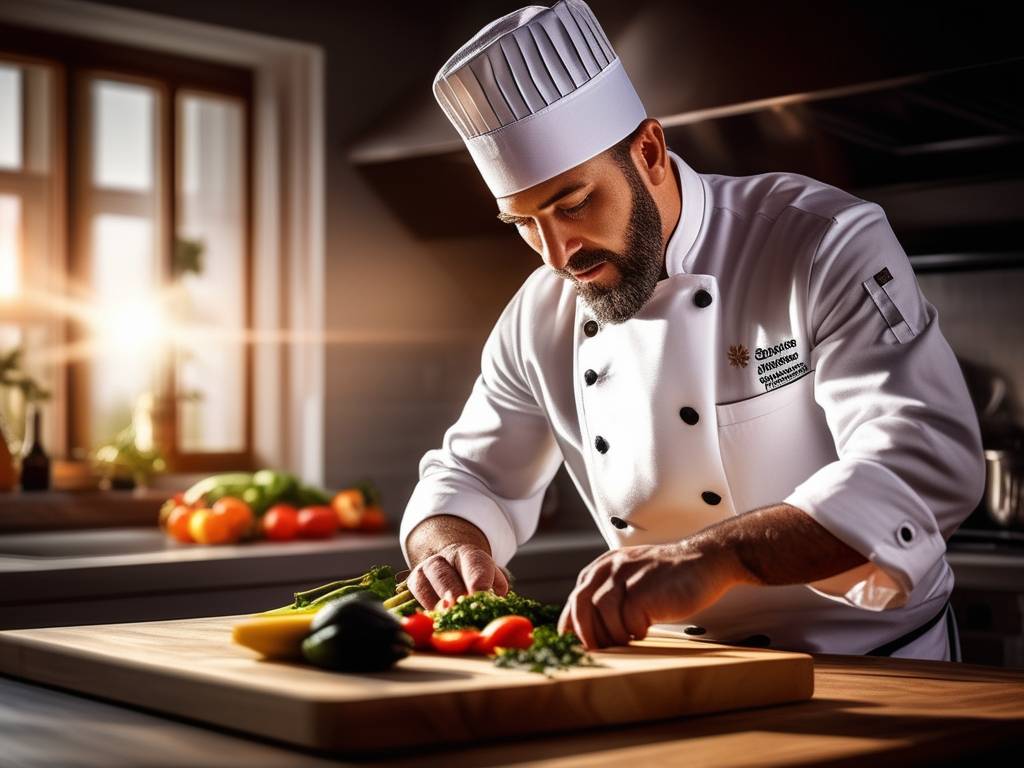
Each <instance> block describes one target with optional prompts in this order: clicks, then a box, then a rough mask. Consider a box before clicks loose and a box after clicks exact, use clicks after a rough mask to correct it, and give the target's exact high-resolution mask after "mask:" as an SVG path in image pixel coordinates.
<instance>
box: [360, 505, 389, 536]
mask: <svg viewBox="0 0 1024 768" xmlns="http://www.w3.org/2000/svg"><path fill="white" fill-rule="evenodd" d="M387 527H388V520H387V518H386V517H384V510H383V509H381V508H380V507H367V508H366V509H365V510H364V511H363V518H362V520H360V521H359V530H360V531H383V530H384V529H385V528H387Z"/></svg>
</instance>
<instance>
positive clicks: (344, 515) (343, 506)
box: [331, 488, 366, 529]
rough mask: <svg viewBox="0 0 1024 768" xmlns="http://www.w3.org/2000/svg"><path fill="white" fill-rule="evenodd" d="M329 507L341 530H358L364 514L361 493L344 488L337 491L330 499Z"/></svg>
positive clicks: (364, 505)
mask: <svg viewBox="0 0 1024 768" xmlns="http://www.w3.org/2000/svg"><path fill="white" fill-rule="evenodd" d="M331 507H332V508H333V509H334V513H335V514H336V515H337V516H338V524H339V525H340V526H341V527H342V528H351V529H354V528H358V527H359V524H360V523H361V522H362V519H363V514H364V513H365V512H366V502H365V501H364V499H363V492H362V491H360V490H359V489H358V488H346V489H345V490H343V491H338V493H336V494H335V495H334V498H333V499H331Z"/></svg>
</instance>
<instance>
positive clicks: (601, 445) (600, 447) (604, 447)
mask: <svg viewBox="0 0 1024 768" xmlns="http://www.w3.org/2000/svg"><path fill="white" fill-rule="evenodd" d="M594 447H595V448H597V452H598V453H608V441H607V440H605V439H604V438H603V437H601V436H600V435H598V436H597V440H595V441H594Z"/></svg>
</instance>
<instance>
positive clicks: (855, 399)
mask: <svg viewBox="0 0 1024 768" xmlns="http://www.w3.org/2000/svg"><path fill="white" fill-rule="evenodd" d="M670 156H671V159H672V162H673V163H674V165H675V168H676V171H677V174H678V177H679V179H680V184H681V190H682V213H681V217H680V221H679V223H678V224H677V226H676V229H675V231H674V233H673V234H672V236H671V238H670V240H669V242H668V244H667V247H666V253H665V267H666V271H667V274H668V278H667V279H664V280H662V281H660V282H659V283H658V284H657V287H656V288H655V290H654V293H653V295H652V296H651V298H650V299H649V300H648V302H647V303H646V304H645V305H644V307H643V308H642V309H641V310H640V312H639V313H638V314H637V315H635V316H634V317H633V318H631V319H629V320H627V321H625V322H623V323H619V324H607V325H604V326H602V325H601V324H600V323H598V322H597V321H596V318H595V317H594V316H593V314H592V313H591V312H590V311H589V309H588V308H587V306H586V304H585V303H584V302H583V301H582V300H581V299H579V298H578V297H577V295H576V292H575V289H574V288H573V286H572V285H571V284H570V283H569V282H568V281H565V280H562V279H560V278H558V277H557V276H556V275H555V274H554V273H553V272H552V271H551V270H550V269H549V268H547V267H542V268H540V269H538V270H537V271H536V272H534V273H533V274H532V275H531V276H530V277H529V278H528V279H527V280H526V282H525V283H524V284H523V286H522V287H521V288H520V290H519V291H518V292H517V293H516V295H515V296H514V297H513V299H512V300H511V302H510V303H509V304H508V306H507V307H506V308H505V310H504V312H503V313H502V314H501V316H500V318H499V320H498V322H497V324H496V325H495V327H494V330H493V331H492V333H491V334H490V337H489V338H488V340H487V342H486V344H485V346H484V350H483V355H482V360H481V373H480V376H479V377H478V378H477V380H476V383H475V384H474V386H473V390H472V393H471V394H470V396H469V400H468V402H467V403H466V406H465V409H464V410H463V412H462V415H461V416H460V417H459V419H458V421H456V423H455V424H454V425H453V426H452V427H451V428H450V429H449V430H448V431H447V433H446V434H445V436H444V439H443V442H442V445H441V447H440V448H438V449H436V450H431V451H429V452H428V453H427V454H426V455H425V456H424V457H423V459H422V461H421V462H420V468H419V469H420V480H419V483H418V484H417V486H416V488H415V490H414V492H413V494H412V497H411V498H410V500H409V503H408V506H407V508H406V511H405V515H404V516H403V519H402V524H401V531H400V539H401V542H402V547H403V553H404V554H405V555H406V560H407V561H408V551H407V550H406V549H405V546H406V544H405V542H406V538H407V536H408V534H409V532H410V531H411V530H412V529H413V528H414V527H415V526H416V525H417V524H418V523H419V522H420V521H422V520H423V519H425V518H427V517H430V516H432V515H439V514H446V515H455V516H457V517H462V518H464V519H466V520H468V521H469V522H471V523H473V524H474V525H476V526H477V527H478V528H480V530H481V531H483V533H484V534H485V535H486V536H487V539H488V541H489V543H490V547H491V552H492V555H493V556H494V558H495V560H496V561H497V562H498V563H499V564H501V565H504V564H506V563H507V562H508V561H509V560H510V559H511V557H512V556H513V554H514V553H515V551H516V548H517V547H518V546H519V545H521V544H522V543H524V542H525V541H527V540H528V539H529V538H530V537H531V536H532V535H533V533H534V531H535V529H536V526H537V521H538V516H539V510H540V504H541V500H542V497H543V494H544V491H545V489H546V487H547V486H548V484H549V483H550V481H551V479H552V478H553V476H554V474H555V473H556V471H557V470H558V467H559V466H560V465H561V464H562V463H564V464H565V466H566V468H567V470H568V473H569V475H570V477H571V478H572V480H573V482H574V483H575V485H576V487H577V489H578V490H579V492H580V495H581V496H582V498H583V501H584V502H585V503H586V505H587V507H588V509H589V510H590V512H591V514H592V516H593V518H594V521H595V523H596V524H597V526H598V528H599V529H600V531H601V533H602V535H603V536H604V538H605V540H606V541H607V543H608V545H609V547H610V548H616V547H622V546H629V545H635V544H651V543H664V542H670V541H678V540H680V539H683V538H685V537H686V536H689V535H691V534H693V533H695V532H696V531H698V530H700V529H701V528H704V527H706V526H708V525H711V524H714V523H716V522H718V521H721V520H724V519H726V518H728V517H730V516H732V515H736V514H739V513H743V512H746V511H749V510H752V509H755V508H757V507H762V506H766V505H771V504H776V503H779V502H786V503H789V504H792V505H793V506H795V507H798V508H799V509H801V510H803V511H804V512H806V513H807V514H809V515H811V517H813V518H814V520H816V521H817V522H818V523H819V524H821V525H822V526H824V527H825V528H826V529H827V530H828V531H830V532H831V533H832V534H833V535H835V536H836V537H837V538H839V539H840V540H842V541H843V542H845V543H846V544H848V545H849V546H850V547H852V548H853V549H855V550H857V551H858V552H860V553H861V554H862V555H864V557H865V558H867V560H868V562H867V563H865V564H863V565H861V566H859V567H857V568H854V569H852V570H849V571H846V572H844V573H840V574H838V575H836V576H833V577H831V578H828V579H824V580H822V581H819V582H815V583H812V584H807V585H796V586H779V587H766V586H751V585H742V586H738V587H735V588H733V589H732V590H730V591H729V592H727V593H726V594H725V595H724V596H723V597H722V598H721V599H720V600H719V601H718V602H717V603H715V604H714V605H713V606H711V607H710V608H708V609H706V610H704V611H701V612H700V613H699V614H696V615H694V616H691V617H689V618H688V619H687V621H686V622H685V623H684V624H679V625H655V627H654V628H652V634H656V633H667V634H677V635H680V634H683V633H685V634H687V635H690V636H696V635H697V633H699V637H701V638H702V639H707V640H717V641H722V642H741V641H745V640H748V639H749V638H752V637H757V638H759V640H760V642H762V643H765V642H766V643H769V644H770V646H771V647H777V648H785V649H792V650H806V651H812V652H827V653H852V654H863V653H867V652H868V651H870V650H871V649H873V648H876V647H878V646H881V645H884V644H885V643H887V642H890V641H892V640H893V639H895V638H897V637H900V636H902V635H904V634H905V633H906V632H908V631H910V630H913V629H914V628H915V627H918V626H920V625H922V624H925V623H926V622H927V621H928V620H929V619H930V618H931V617H932V616H934V615H935V614H936V613H937V612H938V611H939V610H940V609H941V608H942V606H943V605H944V604H945V602H946V600H947V598H948V596H949V594H950V592H951V590H952V587H953V574H952V571H951V569H950V567H949V565H948V563H947V562H946V559H945V556H944V553H945V541H946V539H947V538H948V537H949V536H950V535H951V534H952V533H953V531H954V530H955V529H956V527H957V526H958V525H959V524H960V522H961V521H962V520H963V519H964V518H965V517H966V516H967V515H968V514H969V513H970V512H971V511H972V510H973V509H974V508H975V506H976V504H977V502H978V500H979V499H980V498H981V495H982V492H983V486H984V463H983V458H982V451H981V441H980V435H979V429H978V423H977V417H976V414H975V411H974V408H973V406H972V403H971V400H970V398H969V396H968V393H967V389H966V385H965V383H964V379H963V376H962V374H961V372H960V368H959V366H958V364H957V361H956V358H955V357H954V355H953V352H952V350H951V349H950V347H949V345H948V344H947V342H946V340H945V339H944V337H943V336H942V333H941V332H940V330H939V324H938V319H937V315H936V311H935V308H934V307H933V306H932V305H931V304H930V303H929V302H928V301H927V300H926V299H925V298H924V296H923V295H922V294H921V292H920V289H919V288H918V285H917V281H916V279H915V277H914V274H913V271H912V269H911V266H910V263H909V261H908V259H907V257H906V254H905V253H904V252H903V250H902V248H901V247H900V244H899V242H898V241H897V239H896V237H895V235H894V234H893V232H892V229H891V228H890V226H889V224H888V222H887V220H886V218H885V214H884V212H883V211H882V209H881V208H880V207H879V206H878V205H876V204H874V203H870V202H866V201H864V200H860V199H858V198H856V197H854V196H852V195H850V194H848V193H846V192H843V191H841V190H839V189H836V188H834V187H831V186H828V185H826V184H823V183H821V182H818V181H815V180H813V179H810V178H807V177H804V176H799V175H796V174H789V173H768V174H762V175H758V176H748V177H730V176H719V175H710V174H697V173H696V172H694V171H693V170H692V169H691V168H690V167H689V166H688V165H687V164H686V163H685V162H683V160H682V159H681V158H680V157H679V156H678V155H676V154H675V153H670ZM588 382H593V383H588ZM627 599H628V598H627ZM755 642H757V641H755ZM947 653H948V651H947V646H946V627H945V622H939V623H938V624H937V625H936V626H935V627H934V628H933V630H931V631H929V632H928V633H926V634H925V635H924V636H923V637H921V638H920V639H918V640H916V641H915V642H914V643H912V644H911V645H908V646H907V647H906V648H904V649H903V651H901V652H900V653H898V654H895V655H903V656H912V657H918V658H937V659H943V658H948V656H947Z"/></svg>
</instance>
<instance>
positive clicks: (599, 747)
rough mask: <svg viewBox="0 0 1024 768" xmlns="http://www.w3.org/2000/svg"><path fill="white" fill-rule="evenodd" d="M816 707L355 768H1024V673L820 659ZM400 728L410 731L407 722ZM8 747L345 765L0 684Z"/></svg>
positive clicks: (128, 758)
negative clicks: (964, 766) (965, 765)
mask: <svg viewBox="0 0 1024 768" xmlns="http://www.w3.org/2000/svg"><path fill="white" fill-rule="evenodd" d="M815 664H816V672H815V680H816V692H815V696H814V698H813V699H812V700H811V701H809V702H804V703H800V704H790V705H783V706H776V707H766V708H760V709H751V710H746V711H740V712H730V713H725V714H719V715H708V716H704V717H696V718H684V719H676V720H668V721H662V722H657V723H648V724H643V725H637V726H628V727H617V728H609V727H605V728H601V729H599V730H596V729H595V730H588V731H582V732H575V733H570V734H561V735H553V736H546V737H538V738H531V739H517V740H514V741H508V742H498V743H490V744H480V745H475V746H469V747H461V748H458V749H457V750H452V749H447V750H446V749H445V748H444V747H443V746H438V747H437V748H434V749H431V750H426V751H424V750H417V751H416V752H415V753H413V754H405V755H401V754H399V755H383V754H382V755H380V756H375V757H373V758H372V759H366V758H363V759H360V760H346V761H344V764H348V765H364V764H365V765H374V766H396V767H397V766H412V765H438V766H442V765H443V766H445V768H459V767H460V766H466V767H467V768H470V767H472V768H476V767H477V766H490V765H509V764H516V765H545V766H581V765H586V766H588V767H590V766H622V765H637V766H639V765H684V764H685V765H686V766H687V767H688V768H692V767H693V766H703V765H715V766H793V765H808V764H815V765H820V764H823V763H828V764H829V765H843V764H849V765H863V764H865V762H866V761H867V760H870V764H871V766H872V768H878V767H879V766H885V765H899V766H904V765H922V764H928V765H934V764H957V763H958V762H960V761H961V760H962V761H964V762H966V761H968V760H970V762H971V763H977V762H978V761H979V760H984V761H985V765H986V768H987V766H991V765H1001V764H1006V765H1010V764H1013V765H1018V764H1019V762H1020V749H1021V747H1024V670H1002V669H996V668H988V667H979V666H972V665H965V664H952V663H944V662H920V661H904V660H895V659H875V658H861V657H848V656H817V657H815ZM396 727H401V725H400V724H396ZM0 743H3V744H4V745H5V747H4V753H5V754H4V759H7V760H12V761H13V764H17V765H22V764H26V765H42V764H46V765H61V764H70V763H74V764H75V765H79V766H104V767H106V766H120V765H132V766H136V765H137V766H171V765H174V766H188V765H203V766H228V765H231V766H234V765H240V764H245V765H250V766H254V767H260V766H295V767H296V768H305V767H307V766H324V765H336V764H338V763H337V762H335V761H333V760H329V759H328V757H327V756H319V755H314V754H311V753H307V752H301V751H296V750H293V749H290V748H287V747H282V746H279V745H276V744H271V743H265V742H259V741H256V740H252V739H247V738H244V737H240V736H237V735H234V734H231V733H227V732H223V731H217V730H213V729H210V728H205V727H201V726H196V725H192V724H190V723H185V722H180V721H176V720H171V719H168V718H163V717H158V716H155V715H150V714H147V713H143V712H139V711H137V710H133V709H130V708H125V707H120V706H116V705H111V704H106V703H103V702H99V701H96V700H93V699H88V698H85V697H79V696H74V695H71V694H66V693H63V692H60V691H55V690H52V689H48V688H44V687H41V686H36V685H30V684H26V683H22V682H19V681H15V680H11V679H9V678H0Z"/></svg>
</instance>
